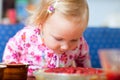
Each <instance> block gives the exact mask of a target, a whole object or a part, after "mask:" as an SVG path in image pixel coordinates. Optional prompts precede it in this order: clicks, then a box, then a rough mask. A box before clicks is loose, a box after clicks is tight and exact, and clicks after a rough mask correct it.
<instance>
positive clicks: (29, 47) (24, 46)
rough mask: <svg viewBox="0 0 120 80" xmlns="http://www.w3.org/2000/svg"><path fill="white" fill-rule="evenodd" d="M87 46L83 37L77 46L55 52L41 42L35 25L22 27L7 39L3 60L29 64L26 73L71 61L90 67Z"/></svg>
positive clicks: (61, 65)
mask: <svg viewBox="0 0 120 80" xmlns="http://www.w3.org/2000/svg"><path fill="white" fill-rule="evenodd" d="M88 51H89V48H88V45H87V43H86V41H85V40H84V38H83V37H81V38H80V41H79V44H78V47H77V48H76V49H74V50H71V51H67V52H66V53H63V54H56V53H54V52H53V51H52V50H50V49H48V48H47V47H46V46H45V44H44V43H43V42H42V39H41V37H40V30H39V29H38V28H37V27H31V26H28V27H24V28H23V29H22V30H20V31H19V32H17V33H16V35H15V36H14V37H12V38H10V39H9V41H8V43H7V45H6V48H5V51H4V54H3V62H5V63H10V62H16V63H19V62H21V63H27V64H29V65H30V66H29V69H28V75H33V72H34V71H35V70H38V69H41V68H54V67H70V66H72V64H73V61H74V62H75V63H76V65H77V66H82V67H90V58H89V54H88Z"/></svg>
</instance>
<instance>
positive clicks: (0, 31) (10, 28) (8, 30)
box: [0, 24, 24, 62]
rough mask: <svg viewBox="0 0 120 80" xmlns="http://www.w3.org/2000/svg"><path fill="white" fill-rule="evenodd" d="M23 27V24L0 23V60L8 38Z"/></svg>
mask: <svg viewBox="0 0 120 80" xmlns="http://www.w3.org/2000/svg"><path fill="white" fill-rule="evenodd" d="M23 27H24V25H23V24H15V25H4V24H0V62H1V61H2V56H3V51H4V48H5V45H6V43H7V41H8V40H9V38H11V37H13V36H14V35H15V34H16V32H17V31H18V30H20V29H22V28H23Z"/></svg>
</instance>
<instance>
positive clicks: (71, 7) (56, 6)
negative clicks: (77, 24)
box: [28, 0, 89, 25]
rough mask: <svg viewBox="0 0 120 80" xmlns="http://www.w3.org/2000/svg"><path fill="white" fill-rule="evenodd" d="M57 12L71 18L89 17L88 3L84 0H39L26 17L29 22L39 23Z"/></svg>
mask: <svg viewBox="0 0 120 80" xmlns="http://www.w3.org/2000/svg"><path fill="white" fill-rule="evenodd" d="M55 12H59V13H60V14H62V15H63V16H64V17H66V18H68V19H69V18H73V20H74V19H75V20H77V19H78V20H79V21H80V20H82V19H84V18H87V20H88V17H89V15H88V14H89V10H88V4H87V1H86V0H40V3H39V4H38V5H36V8H35V9H34V10H32V11H30V17H29V18H28V23H29V24H34V25H40V24H42V23H44V22H45V21H46V19H47V18H48V17H49V16H50V15H52V14H54V13H55Z"/></svg>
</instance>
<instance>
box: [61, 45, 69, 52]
mask: <svg viewBox="0 0 120 80" xmlns="http://www.w3.org/2000/svg"><path fill="white" fill-rule="evenodd" d="M67 50H69V44H66V43H65V44H63V45H61V51H67Z"/></svg>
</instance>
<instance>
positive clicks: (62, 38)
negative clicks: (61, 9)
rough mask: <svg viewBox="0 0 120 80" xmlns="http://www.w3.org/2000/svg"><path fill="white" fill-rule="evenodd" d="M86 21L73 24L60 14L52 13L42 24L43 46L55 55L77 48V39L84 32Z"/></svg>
mask: <svg viewBox="0 0 120 80" xmlns="http://www.w3.org/2000/svg"><path fill="white" fill-rule="evenodd" d="M86 23H87V22H86V20H83V21H80V22H79V23H78V22H73V21H72V20H68V19H66V18H65V17H63V16H62V15H60V13H54V14H53V15H52V16H51V17H49V18H48V19H47V21H46V22H45V23H44V24H43V29H42V31H43V39H44V43H45V45H46V46H47V47H48V48H50V49H52V50H53V51H54V52H56V53H59V54H60V53H64V52H66V51H68V50H73V49H75V48H76V47H77V45H78V43H79V39H80V37H81V36H82V33H83V31H84V30H85V28H86V27H85V26H86Z"/></svg>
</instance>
